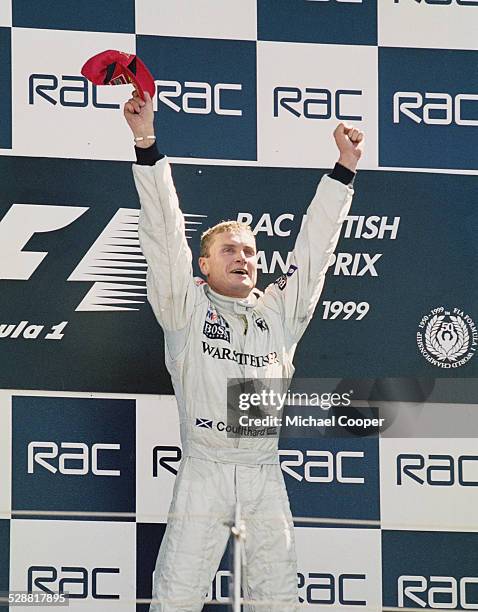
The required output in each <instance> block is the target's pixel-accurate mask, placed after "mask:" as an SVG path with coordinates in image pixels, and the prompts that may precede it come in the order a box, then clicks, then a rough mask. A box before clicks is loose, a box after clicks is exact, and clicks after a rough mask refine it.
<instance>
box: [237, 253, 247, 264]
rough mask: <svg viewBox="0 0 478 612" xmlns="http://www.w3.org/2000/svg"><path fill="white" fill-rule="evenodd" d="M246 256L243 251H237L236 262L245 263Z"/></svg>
mask: <svg viewBox="0 0 478 612" xmlns="http://www.w3.org/2000/svg"><path fill="white" fill-rule="evenodd" d="M246 259H247V258H246V254H245V253H244V251H238V252H237V254H236V261H242V262H245V261H246Z"/></svg>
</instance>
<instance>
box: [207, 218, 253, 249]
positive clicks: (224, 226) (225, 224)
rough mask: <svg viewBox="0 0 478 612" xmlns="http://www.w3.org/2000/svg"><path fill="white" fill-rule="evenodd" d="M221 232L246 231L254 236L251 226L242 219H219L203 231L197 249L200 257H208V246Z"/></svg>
mask: <svg viewBox="0 0 478 612" xmlns="http://www.w3.org/2000/svg"><path fill="white" fill-rule="evenodd" d="M223 232H246V233H248V234H250V235H251V236H252V238H254V234H253V233H252V229H251V226H250V225H248V224H247V223H244V222H242V221H221V222H220V223H217V224H216V225H213V226H212V227H210V228H209V229H207V230H206V231H205V232H203V234H202V236H201V243H200V250H199V256H200V257H209V248H210V246H211V244H212V241H213V239H214V236H216V234H222V233H223ZM254 240H255V238H254Z"/></svg>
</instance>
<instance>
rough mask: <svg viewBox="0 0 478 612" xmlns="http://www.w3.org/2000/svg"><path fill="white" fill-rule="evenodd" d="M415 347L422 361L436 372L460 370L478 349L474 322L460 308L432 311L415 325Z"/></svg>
mask: <svg viewBox="0 0 478 612" xmlns="http://www.w3.org/2000/svg"><path fill="white" fill-rule="evenodd" d="M418 328H419V331H417V344H418V349H419V351H420V353H421V354H422V355H423V356H424V357H425V359H426V360H427V361H428V362H429V363H431V364H432V365H434V366H437V367H439V368H459V367H460V366H463V365H465V364H466V363H468V361H470V359H471V358H472V357H473V355H474V354H475V351H476V348H477V346H478V330H477V328H476V325H475V322H474V321H473V319H472V318H471V317H470V316H469V315H468V314H466V313H465V312H463V310H461V309H460V308H450V309H445V308H444V307H443V306H440V307H439V308H433V309H432V310H431V311H430V312H429V313H428V314H426V315H424V316H423V317H422V319H421V321H420V323H419V325H418Z"/></svg>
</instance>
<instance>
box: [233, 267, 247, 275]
mask: <svg viewBox="0 0 478 612" xmlns="http://www.w3.org/2000/svg"><path fill="white" fill-rule="evenodd" d="M231 273H232V274H238V275H239V276H248V274H247V270H243V269H242V268H237V269H236V270H231Z"/></svg>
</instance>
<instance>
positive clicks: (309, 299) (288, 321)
mask: <svg viewBox="0 0 478 612" xmlns="http://www.w3.org/2000/svg"><path fill="white" fill-rule="evenodd" d="M334 138H335V142H336V144H337V147H338V149H339V159H338V162H337V164H336V166H335V168H334V170H333V171H332V173H331V174H330V175H329V176H324V177H323V178H322V180H321V181H320V183H319V186H318V188H317V192H316V194H315V196H314V198H313V200H312V202H311V204H310V205H309V208H308V209H307V216H306V219H305V221H304V223H303V224H302V227H301V229H300V232H299V235H298V236H297V240H296V243H295V247H294V251H293V253H292V257H291V260H290V267H289V270H288V272H287V273H286V274H284V275H283V276H282V277H280V278H279V279H277V281H276V282H275V283H273V284H271V285H269V286H268V287H267V289H266V292H265V297H264V299H265V300H271V301H272V302H273V303H274V304H276V305H277V306H278V308H279V309H280V310H281V313H282V316H283V320H284V327H285V331H286V336H287V339H288V344H289V345H290V346H292V345H293V344H295V343H297V342H298V340H299V339H300V337H301V336H302V334H303V333H304V331H305V328H306V327H307V325H308V323H309V321H310V319H311V318H312V315H313V313H314V310H315V307H316V305H317V302H318V300H319V297H320V294H321V292H322V289H323V286H324V281H325V274H326V272H327V269H328V266H329V262H330V257H331V255H332V254H333V252H334V250H335V247H336V246H337V242H338V240H339V236H340V230H341V227H342V223H343V221H344V220H345V217H346V216H347V214H348V211H349V209H350V205H351V203H352V196H353V189H352V187H351V183H352V181H353V178H354V176H355V170H356V167H357V162H358V160H359V159H360V156H361V154H362V147H361V143H362V142H363V134H362V132H360V131H359V130H356V129H353V128H349V127H346V126H344V125H343V124H342V123H341V124H339V125H338V126H337V128H336V129H335V131H334Z"/></svg>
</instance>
